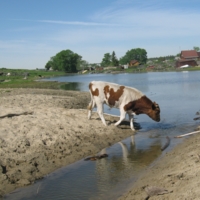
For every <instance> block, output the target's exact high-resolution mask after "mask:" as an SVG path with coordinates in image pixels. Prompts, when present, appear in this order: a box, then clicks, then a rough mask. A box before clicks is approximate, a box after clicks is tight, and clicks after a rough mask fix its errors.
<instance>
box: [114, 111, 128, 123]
mask: <svg viewBox="0 0 200 200" xmlns="http://www.w3.org/2000/svg"><path fill="white" fill-rule="evenodd" d="M125 117H126V111H125V110H124V109H123V108H122V109H120V119H119V121H117V122H116V123H115V126H118V125H119V124H120V123H121V122H122V121H123V120H124V119H125Z"/></svg>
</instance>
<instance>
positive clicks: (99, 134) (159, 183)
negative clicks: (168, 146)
mask: <svg viewBox="0 0 200 200" xmlns="http://www.w3.org/2000/svg"><path fill="white" fill-rule="evenodd" d="M89 101H90V96H89V93H88V92H76V91H63V90H43V89H0V155H1V156H0V169H1V172H0V183H1V184H0V196H3V195H5V194H7V193H9V192H12V191H13V190H14V189H16V188H19V187H22V186H26V185H29V184H32V183H34V181H35V180H37V179H40V178H42V177H43V176H45V175H47V174H48V173H51V172H53V171H54V170H56V169H58V168H60V167H62V166H65V165H68V164H70V163H73V162H75V161H77V160H79V159H81V158H84V157H87V156H90V155H95V154H96V153H98V152H99V151H100V150H101V149H103V148H105V147H107V146H110V145H112V144H114V143H116V142H118V141H121V140H123V139H124V138H127V137H129V136H130V135H133V132H132V131H131V130H130V127H129V125H121V126H119V127H118V128H117V127H115V126H114V125H113V123H114V122H115V121H116V120H117V119H116V118H114V117H111V116H105V118H106V121H107V122H108V123H109V124H110V125H109V126H108V127H105V126H104V125H103V124H102V123H101V121H100V119H99V117H98V115H97V114H96V113H94V114H93V116H92V120H88V119H87V110H86V107H87V105H88V103H89ZM198 109H199V108H197V110H198ZM199 146H200V135H198V134H196V135H193V136H190V137H187V138H186V139H185V140H184V142H183V143H182V144H179V145H178V146H176V147H175V148H174V149H173V150H172V151H171V152H168V153H166V154H165V155H164V156H163V157H162V158H160V159H159V160H158V161H157V162H155V163H154V165H152V166H151V167H150V168H148V169H147V170H145V172H144V173H143V174H142V175H141V176H140V177H139V179H138V180H137V182H136V183H134V184H133V186H132V188H130V191H129V192H128V193H126V194H124V195H123V196H122V197H120V198H119V199H120V200H129V199H130V200H132V199H138V200H139V199H148V198H149V199H199V196H200V179H199V175H200V150H199V148H198V147H199ZM151 186H155V187H159V188H160V187H161V188H164V189H165V192H163V191H162V192H158V193H160V195H156V194H155V195H154V196H152V197H150V196H149V197H147V196H148V195H147V192H146V191H145V190H147V189H148V187H151ZM154 189H155V188H154Z"/></svg>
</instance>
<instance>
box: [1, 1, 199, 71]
mask: <svg viewBox="0 0 200 200" xmlns="http://www.w3.org/2000/svg"><path fill="white" fill-rule="evenodd" d="M199 8H200V1H199V0H190V1H188V0H168V1H166V0H165V1H163V0H144V1H141V0H96V1H95V0H57V1H56V0H0V68H3V67H5V68H13V69H14V68H18V69H36V68H44V66H45V64H46V63H47V61H48V60H49V59H50V57H52V56H54V55H56V53H58V52H60V51H62V50H65V49H70V50H72V51H73V52H75V53H78V54H79V55H81V56H82V59H83V60H86V61H88V62H89V63H100V62H101V61H102V58H103V56H104V54H105V53H112V51H115V53H116V56H117V57H118V58H120V57H122V56H124V55H125V53H126V52H127V51H128V50H130V49H134V48H144V49H146V51H147V55H148V57H159V56H167V55H175V54H177V53H179V52H180V50H188V49H193V47H194V46H198V47H200V25H199V19H200V12H199Z"/></svg>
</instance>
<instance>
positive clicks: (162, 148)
mask: <svg viewBox="0 0 200 200" xmlns="http://www.w3.org/2000/svg"><path fill="white" fill-rule="evenodd" d="M166 139H167V142H166V143H165V145H164V146H163V147H161V151H164V150H165V149H166V148H167V147H168V146H169V144H170V138H169V137H168V136H167V137H166Z"/></svg>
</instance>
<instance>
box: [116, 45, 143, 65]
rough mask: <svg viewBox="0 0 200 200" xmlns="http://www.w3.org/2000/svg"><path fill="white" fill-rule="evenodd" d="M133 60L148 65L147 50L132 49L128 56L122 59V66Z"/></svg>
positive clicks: (127, 53)
mask: <svg viewBox="0 0 200 200" xmlns="http://www.w3.org/2000/svg"><path fill="white" fill-rule="evenodd" d="M131 60H137V61H139V62H140V63H141V64H146V61H147V52H146V50H145V49H141V48H137V49H131V50H129V51H127V52H126V54H125V55H124V56H123V57H122V58H120V60H119V62H120V64H122V65H124V64H127V63H129V62H130V61H131Z"/></svg>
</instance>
